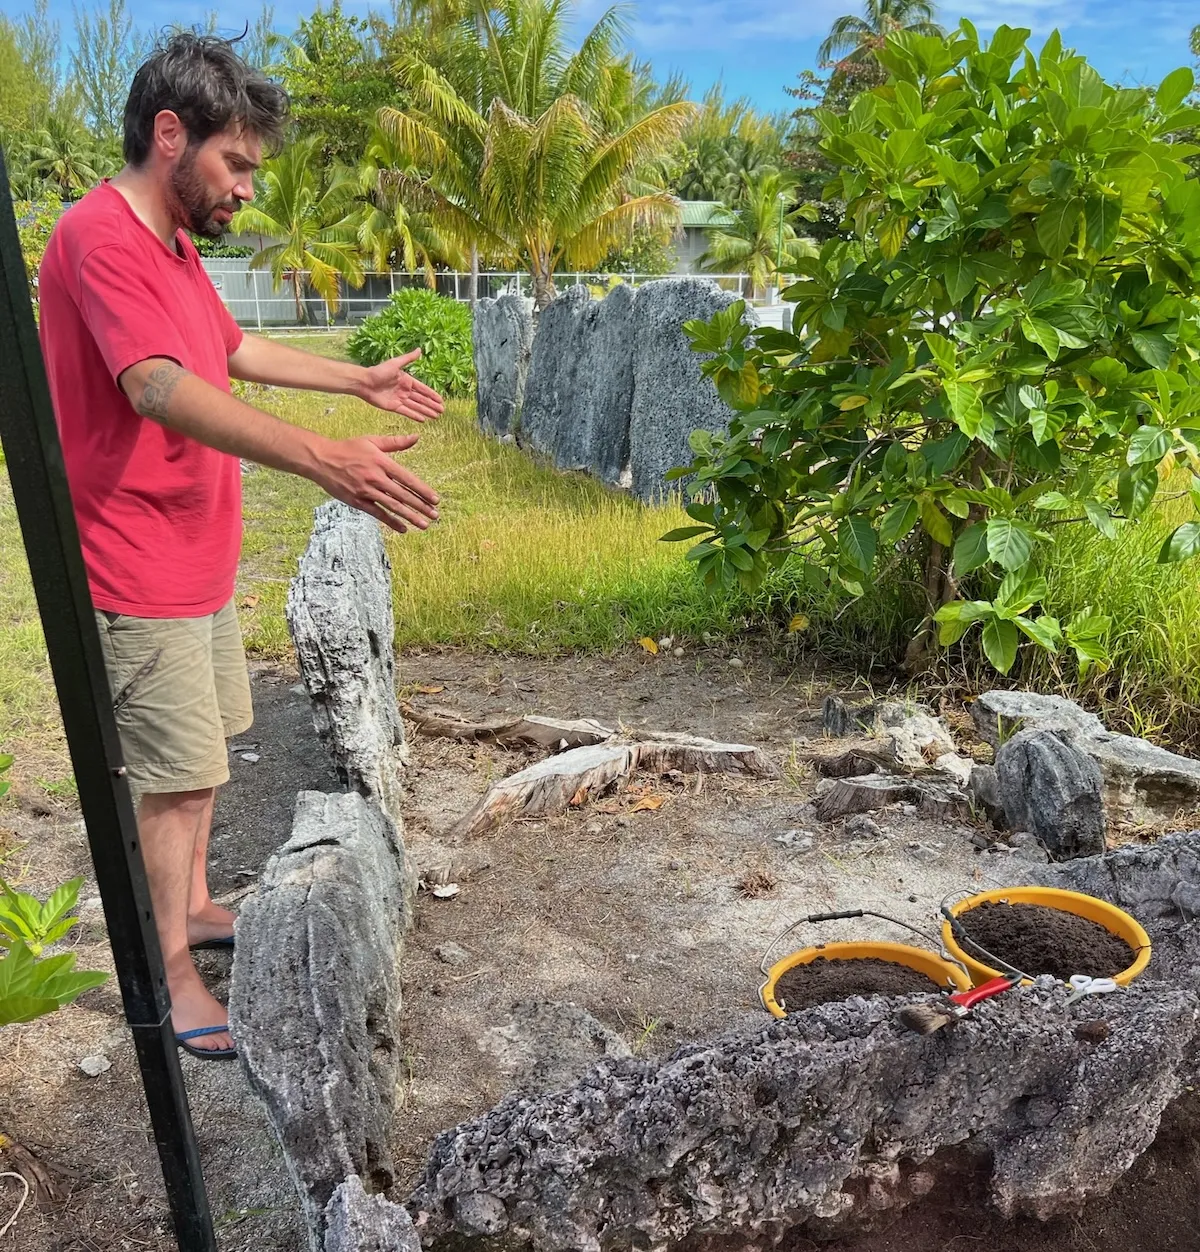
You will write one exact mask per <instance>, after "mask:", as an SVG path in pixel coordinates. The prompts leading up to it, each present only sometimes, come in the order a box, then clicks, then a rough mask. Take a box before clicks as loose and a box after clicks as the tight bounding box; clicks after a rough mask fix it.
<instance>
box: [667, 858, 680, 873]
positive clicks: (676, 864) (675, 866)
mask: <svg viewBox="0 0 1200 1252" xmlns="http://www.w3.org/2000/svg"><path fill="white" fill-rule="evenodd" d="M667 869H669V870H671V871H675V870H680V869H683V862H682V861H680V860H676V859H672V860H670V861H668V862H667Z"/></svg>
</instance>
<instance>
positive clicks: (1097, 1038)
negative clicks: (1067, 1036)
mask: <svg viewBox="0 0 1200 1252" xmlns="http://www.w3.org/2000/svg"><path fill="white" fill-rule="evenodd" d="M1073 1034H1074V1035H1075V1038H1076V1039H1078V1040H1079V1042H1080V1043H1103V1042H1104V1041H1105V1039H1107V1038H1108V1034H1109V1030H1108V1023H1107V1022H1106V1021H1105V1020H1104V1019H1103V1018H1098V1019H1097V1020H1096V1021H1092V1022H1080V1023H1079V1025H1078V1026H1076V1027H1075V1030H1074V1031H1073Z"/></svg>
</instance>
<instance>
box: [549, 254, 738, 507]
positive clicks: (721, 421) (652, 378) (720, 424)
mask: <svg viewBox="0 0 1200 1252" xmlns="http://www.w3.org/2000/svg"><path fill="white" fill-rule="evenodd" d="M736 299H737V296H736V295H734V294H733V293H732V292H729V291H723V290H722V289H721V288H720V287H718V286H717V284H716V283H715V282H714V281H713V280H712V279H710V278H692V277H688V278H664V279H660V280H658V281H656V282H652V283H647V284H646V285H645V286H644V287H639V288H638V292H637V299H636V300H635V301H634V305H633V319H632V321H633V401H632V404H631V407H630V418H629V460H630V466H631V469H632V474H633V493H634V495H636V496H638V497H639V498H640V499H642V500H645V501H647V502H655V501H659V500H662V499H663V498H665V497H666V496H668V495H670V494H671V493H673V492H677V491H679V489H680V484H679V483H678V482H668V481H667V479H666V474H667V471H668V470H671V469H674V468H675V467H676V466H684V465H689V464H690V463H691V461H692V455H693V454H692V451H691V449H690V448H689V446H688V436H689V435H690V434H691V433H692V432H693V431H695V430H707V431H711V432H712V433H713V434H721V433H723V432H724V431H725V430H727V429H728V427H729V419H730V417H732V415H733V414H732V411H731V410H730V409H729V408H728V406H727V405H726V404H725V402H724V401H723V400H722V399H721V397H720V396H719V395H718V394H717V389H716V387H715V386H714V384H713V382H712V380H711V379H709V378H705V377H704V375H703V374H701V372H700V365H701V362H702V361H703V360H704V359H705V358H704V356H703V354H701V353H697V352H693V351H692V348H691V345H690V343H689V342H688V338H687V336H686V335H685V334H684V332H683V324H684V322H687V321H691V320H693V319H697V320H701V321H708V320H709V319H710V318H712V317H713V316H715V315H716V314H717V313H719V312H720V311H721V310H722V309H725V308H728V306H729V305H730V304H732V303H733V302H734V301H735V300H736ZM746 317H747V319H748V320H750V321H753V319H754V314H753V313H752V312H751V311H750V310H749V309H748V310H747V313H746ZM539 334H540V332H539Z"/></svg>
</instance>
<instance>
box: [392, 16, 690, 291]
mask: <svg viewBox="0 0 1200 1252" xmlns="http://www.w3.org/2000/svg"><path fill="white" fill-rule="evenodd" d="M566 14H567V5H566V2H565V0H503V3H502V4H500V5H499V6H498V7H497V8H496V9H494V10H489V11H487V12H485V13H480V14H478V15H477V18H478V21H479V28H478V30H479V32H480V35H481V37H480V38H479V39H477V40H475V41H474V42H473V41H472V40H471V39H470V38H469V37H467V38H463V39H461V40H460V42H459V44H458V45H457V46H456V49H455V50H454V51H455V52H456V54H457V56H458V57H459V64H458V65H455V64H454V63H453V62H452V63H451V64H449V65H444V66H443V68H442V69H439V68H438V66H436V65H434V64H433V63H432V61H431V59H429V58H425V57H422V56H419V55H414V56H412V57H410V58H409V59H408V60H407V61H406V62H405V63H404V64H403V66H402V67H401V71H402V72H401V77H402V83H403V86H404V87H405V89H406V91H407V92H408V94H409V96H410V98H411V100H412V105H411V106H410V107H408V108H405V109H399V108H391V107H385V108H383V109H381V110H380V114H379V123H380V127H381V129H382V130H383V131H384V132H385V133H386V134H387V135H388V136H389V137H390V138H391V139H392V140H393V141H394V142H395V144H396V147H397V149H398V151H399V152H401V153H402V154H403V156H404V157H405V159H407V160H408V161H410V162H411V163H412V164H413V165H414V166H415V167H417V168H418V169H419V170H420V171H421V175H422V177H421V178H415V177H414V178H411V179H409V180H408V188H407V189H406V203H409V204H412V205H413V206H414V207H421V208H424V209H426V210H427V211H430V212H432V213H434V214H436V215H437V218H438V220H439V223H440V224H441V225H442V227H443V229H444V230H445V231H446V234H447V235H448V236H449V237H451V238H454V239H455V240H457V241H458V242H459V243H460V244H461V245H462V246H463V247H465V248H470V247H472V246H474V247H477V248H478V249H479V250H480V252H482V253H483V254H484V255H486V256H489V257H491V258H494V259H496V260H501V261H504V262H507V263H509V264H523V265H526V266H528V268H529V271H530V273H531V275H532V279H533V287H534V295H535V299H536V301H537V304H538V307H539V308H540V307H543V306H545V305H546V304H547V303H549V301H550V300H551V299H553V297H554V294H555V288H554V273H555V271H556V270H558V269H560V268H570V269H590V268H591V267H593V266H594V265H596V264H597V263H598V262H599V261H600V260H601V258H603V257H604V256H605V255H607V254H608V253H609V252H610V251H611V250H612V249H613V248H615V247H619V246H621V245H622V244H624V243H625V242H627V241H628V240H630V239H631V238H632V237H633V235H634V233H635V232H636V231H637V230H638V229H639V228H643V227H647V226H651V227H653V226H660V225H663V224H665V223H674V222H677V221H678V213H679V210H678V206H677V204H676V201H675V200H674V199H673V197H671V196H670V195H668V194H667V193H666V192H665V191H662V190H647V191H645V192H643V193H641V194H632V195H631V194H630V191H631V185H632V183H633V181H634V179H635V176H636V175H637V174H638V173H639V171H641V170H642V169H644V168H645V167H646V166H647V165H648V164H649V163H650V162H652V161H653V160H654V159H655V158H656V157H658V156H660V155H661V154H663V153H665V152H666V151H667V150H668V149H669V148H670V146H671V144H672V143H673V142H674V141H675V140H676V139H677V138H678V136H679V134H680V132H681V130H682V129H683V127H684V126H685V125H686V124H687V122H688V120H689V119H690V117H691V116H692V112H693V109H692V106H690V105H687V104H682V103H676V104H666V105H661V106H659V107H657V108H655V109H653V110H652V111H651V112H650V113H648V114H646V115H645V116H643V117H641V118H639V119H638V120H637V121H634V122H632V123H631V124H629V125H627V126H624V127H623V128H622V129H620V130H618V131H616V132H611V131H607V130H606V129H605V128H604V125H603V119H604V116H605V112H606V110H607V109H608V108H609V106H610V105H611V103H612V100H613V92H614V81H615V72H614V71H615V67H616V66H617V65H618V64H619V62H620V57H619V56H618V54H617V42H618V38H619V35H620V31H621V26H620V21H619V18H618V15H617V13H616V12H615V11H614V10H610V11H609V12H608V13H606V14H605V15H604V16H603V17H602V18H601V19H600V21H599V22H598V23H597V24H596V26H595V27H593V28H592V30H591V31H589V32H588V33H587V34H586V35H585V36H584V38H583V40H582V41H581V42H580V44H579V46H578V48H577V49H576V50H575V51H574V52H571V51H570V50H569V48H568V44H567V36H566V25H565V19H566ZM476 66H478V72H476V68H475V67H476ZM475 84H479V85H480V86H479V89H478V92H477V94H476V95H474V96H472V91H473V90H474V89H475ZM479 100H483V101H484V102H485V103H484V105H483V106H482V107H481V106H480V104H479V103H478V101H479Z"/></svg>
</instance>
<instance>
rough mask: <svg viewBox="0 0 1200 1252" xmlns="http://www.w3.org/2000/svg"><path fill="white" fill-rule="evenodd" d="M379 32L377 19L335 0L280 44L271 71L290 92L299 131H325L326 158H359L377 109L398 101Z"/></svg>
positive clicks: (352, 160)
mask: <svg viewBox="0 0 1200 1252" xmlns="http://www.w3.org/2000/svg"><path fill="white" fill-rule="evenodd" d="M378 34H379V31H378V28H377V25H376V22H375V20H374V19H368V18H361V17H355V16H353V15H352V14H347V13H344V12H343V11H342V6H341V3H340V0H334V3H333V5H331V7H330V8H328V9H322V8H318V9H317V10H316V11H315V12H314V13H313V14H312V15H311V16H309V17H306V18H303V19H302V20H301V22H300V25H299V28H298V29H297V31H296V34H295V35H294V36H292V37H291V38H290V39H283V40H279V41H278V43H277V59H276V61H275V63H274V64H273V65H272V66H271V71H272V73H273V74H275V75H276V76H277V77H278V78H279V80H280V81H281V82H282V83H283V85H284V87H285V88H286V89H287V92H288V95H289V96H290V97H291V102H292V122H293V124H294V126H295V130H296V134H297V135H298V136H299V137H300V138H302V139H303V138H309V137H311V136H313V135H318V136H320V138H321V149H322V152H321V155H322V159H323V160H324V161H325V162H327V163H328V162H335V161H340V162H342V163H343V164H346V165H353V164H355V163H356V162H357V161H359V160H360V159H361V157H362V155H363V153H364V152H365V151H366V149H367V146H368V144H369V143H370V139H371V132H372V130H373V128H374V124H375V114H376V112H377V110H378V109H379V108H380V106H382V105H384V104H394V103H395V102H396V98H397V90H396V82H395V80H394V78H393V77H392V75H391V73H390V71H389V69H388V66H387V64H386V62H385V61H384V59H383V58H382V56H381V53H380V48H379V42H378Z"/></svg>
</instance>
